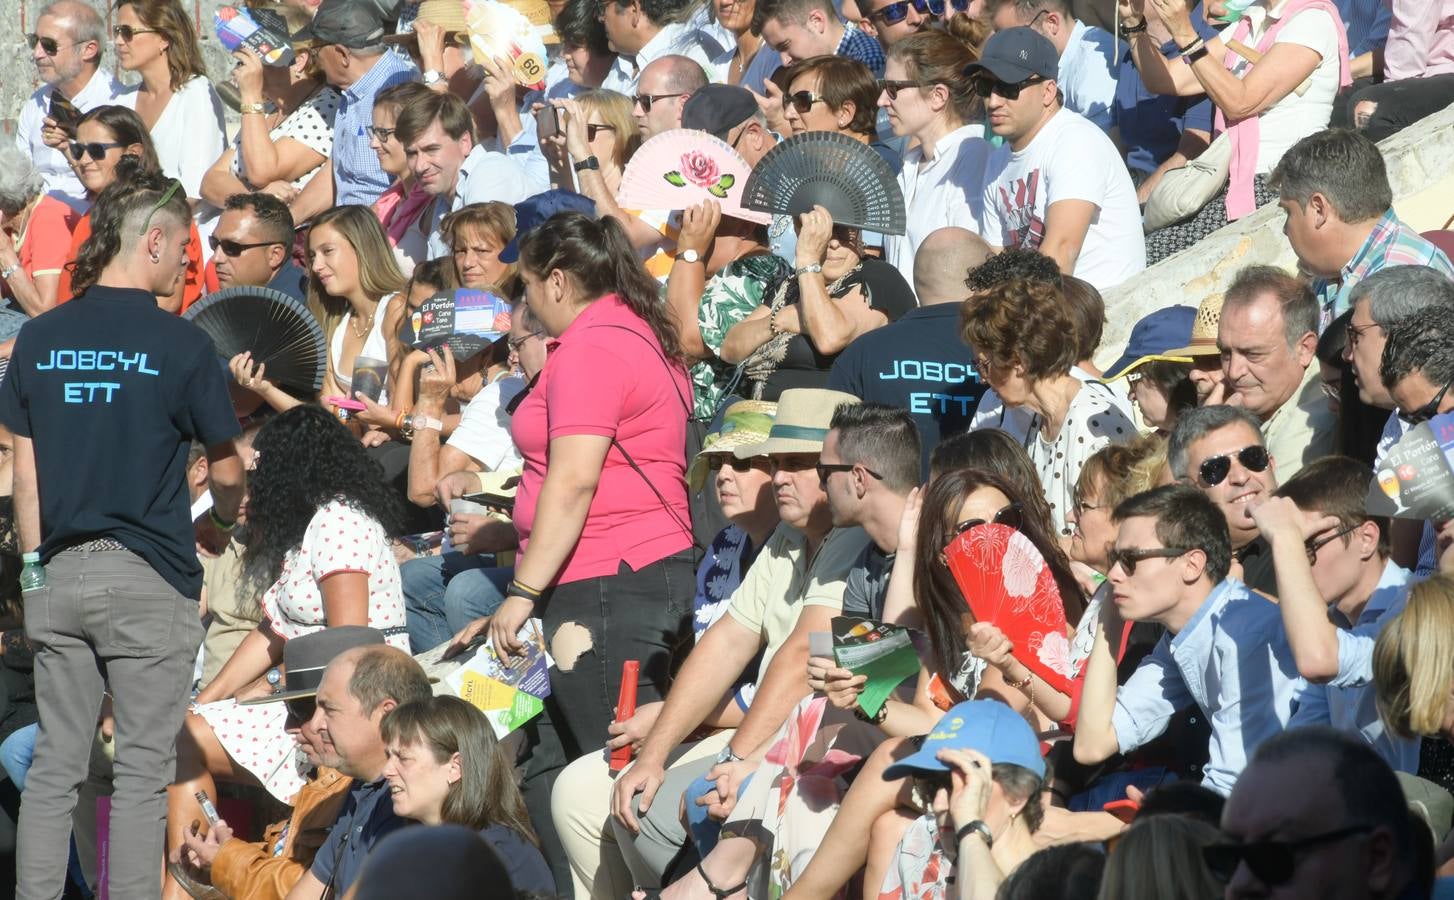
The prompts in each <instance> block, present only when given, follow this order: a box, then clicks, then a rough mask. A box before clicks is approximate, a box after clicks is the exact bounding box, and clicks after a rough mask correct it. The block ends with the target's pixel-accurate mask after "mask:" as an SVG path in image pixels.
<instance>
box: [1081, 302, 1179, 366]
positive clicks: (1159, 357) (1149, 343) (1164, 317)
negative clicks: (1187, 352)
mask: <svg viewBox="0 0 1454 900" xmlns="http://www.w3.org/2000/svg"><path fill="white" fill-rule="evenodd" d="M1196 317H1197V311H1196V310H1194V309H1192V308H1191V307H1190V306H1168V307H1166V308H1164V309H1158V310H1156V311H1155V312H1153V313H1151V314H1149V315H1147V316H1145V317H1143V318H1142V319H1141V321H1139V322H1137V323H1136V324H1135V326H1133V327H1132V328H1131V339H1130V340H1128V341H1127V342H1126V352H1125V353H1123V354H1121V358H1120V359H1118V360H1116V363H1115V365H1113V366H1111V367H1110V368H1109V369H1107V370H1106V374H1105V377H1104V379H1103V380H1105V381H1115V380H1116V379H1117V378H1125V377H1126V376H1127V375H1130V374H1131V372H1133V371H1134V370H1135V369H1137V368H1138V367H1140V366H1142V365H1144V364H1146V363H1149V362H1158V361H1159V362H1184V363H1189V362H1193V361H1194V360H1193V359H1192V358H1191V357H1190V356H1180V355H1177V354H1175V353H1173V352H1172V351H1174V350H1177V349H1179V348H1182V347H1185V346H1186V344H1187V342H1188V341H1190V340H1191V327H1192V322H1193V321H1195V319H1196Z"/></svg>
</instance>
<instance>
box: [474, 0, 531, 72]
mask: <svg viewBox="0 0 1454 900" xmlns="http://www.w3.org/2000/svg"><path fill="white" fill-rule="evenodd" d="M465 7H466V9H465V21H466V22H468V23H469V28H470V49H471V50H472V51H473V52H474V55H475V59H476V60H479V59H481V58H484V57H489V58H490V59H498V58H504V59H507V60H509V61H510V65H511V66H512V67H513V68H514V74H515V80H516V81H517V82H519V83H520V84H522V85H524V86H525V87H528V88H531V89H532V90H538V89H540V88H542V87H545V60H546V56H545V42H544V41H542V40H541V38H540V34H539V33H537V31H536V28H535V25H534V24H533V23H531V21H530V20H529V19H528V18H526V17H525V16H524V14H522V13H521V12H520V11H519V10H517V9H515V8H514V7H513V6H507V5H505V4H504V3H500V2H498V0H467V2H466V3H465Z"/></svg>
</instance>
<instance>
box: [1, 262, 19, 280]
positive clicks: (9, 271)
mask: <svg viewBox="0 0 1454 900" xmlns="http://www.w3.org/2000/svg"><path fill="white" fill-rule="evenodd" d="M19 271H20V263H18V262H16V263H11V264H10V265H8V266H6V267H5V268H3V269H0V281H9V280H10V276H11V275H14V274H15V273H16V272H19Z"/></svg>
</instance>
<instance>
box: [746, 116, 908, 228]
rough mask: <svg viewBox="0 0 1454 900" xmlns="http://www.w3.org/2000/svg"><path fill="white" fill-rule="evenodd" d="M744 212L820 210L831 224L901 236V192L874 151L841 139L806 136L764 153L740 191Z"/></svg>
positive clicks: (828, 135)
mask: <svg viewBox="0 0 1454 900" xmlns="http://www.w3.org/2000/svg"><path fill="white" fill-rule="evenodd" d="M743 204H744V205H746V206H747V208H748V209H754V210H760V211H762V212H767V213H775V214H778V215H788V216H796V215H800V214H802V213H805V212H810V211H811V210H812V209H813V207H814V205H818V206H822V207H823V208H824V209H827V210H828V212H829V213H830V214H831V215H832V216H833V224H835V225H849V226H852V227H854V228H862V229H865V230H867V231H877V232H878V233H880V234H903V233H904V229H905V227H906V225H907V214H906V212H905V209H904V192H903V191H902V190H900V189H899V182H898V179H897V178H896V177H894V173H893V170H892V169H890V168H889V164H888V163H886V162H884V160H883V157H881V156H879V155H878V153H877V152H876V151H874V149H873V148H871V147H869V146H868V145H867V144H862V143H859V142H858V141H856V140H854V139H853V138H851V137H848V136H847V135H844V134H838V133H836V132H832V131H809V132H805V133H803V134H797V135H793V136H792V137H790V138H788V139H787V140H785V141H783V142H782V143H780V144H778V145H777V146H776V147H774V148H772V149H771V150H769V151H768V152H767V155H766V156H764V157H763V158H762V159H761V161H759V162H758V164H757V166H756V168H754V169H753V170H752V175H751V176H750V177H749V178H748V179H747V185H746V187H745V189H744V190H743Z"/></svg>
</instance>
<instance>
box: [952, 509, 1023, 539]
mask: <svg viewBox="0 0 1454 900" xmlns="http://www.w3.org/2000/svg"><path fill="white" fill-rule="evenodd" d="M1024 524H1025V508H1024V507H1022V506H1021V505H1020V504H1018V503H1011V504H1010V505H1009V506H1005V507H1001V509H1000V511H999V512H997V513H995V517H994V518H993V519H990V520H989V521H988V522H986V521H985V520H984V519H965V520H964V521H963V522H956V523H955V525H954V533H955V534H956V535H958V534H964V533H965V532H966V531H968V530H969V529H971V528H974V527H975V526H977V525H1008V526H1009V527H1011V528H1013V529H1015V530H1016V531H1019V530H1020V528H1021V527H1023V526H1024Z"/></svg>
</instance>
